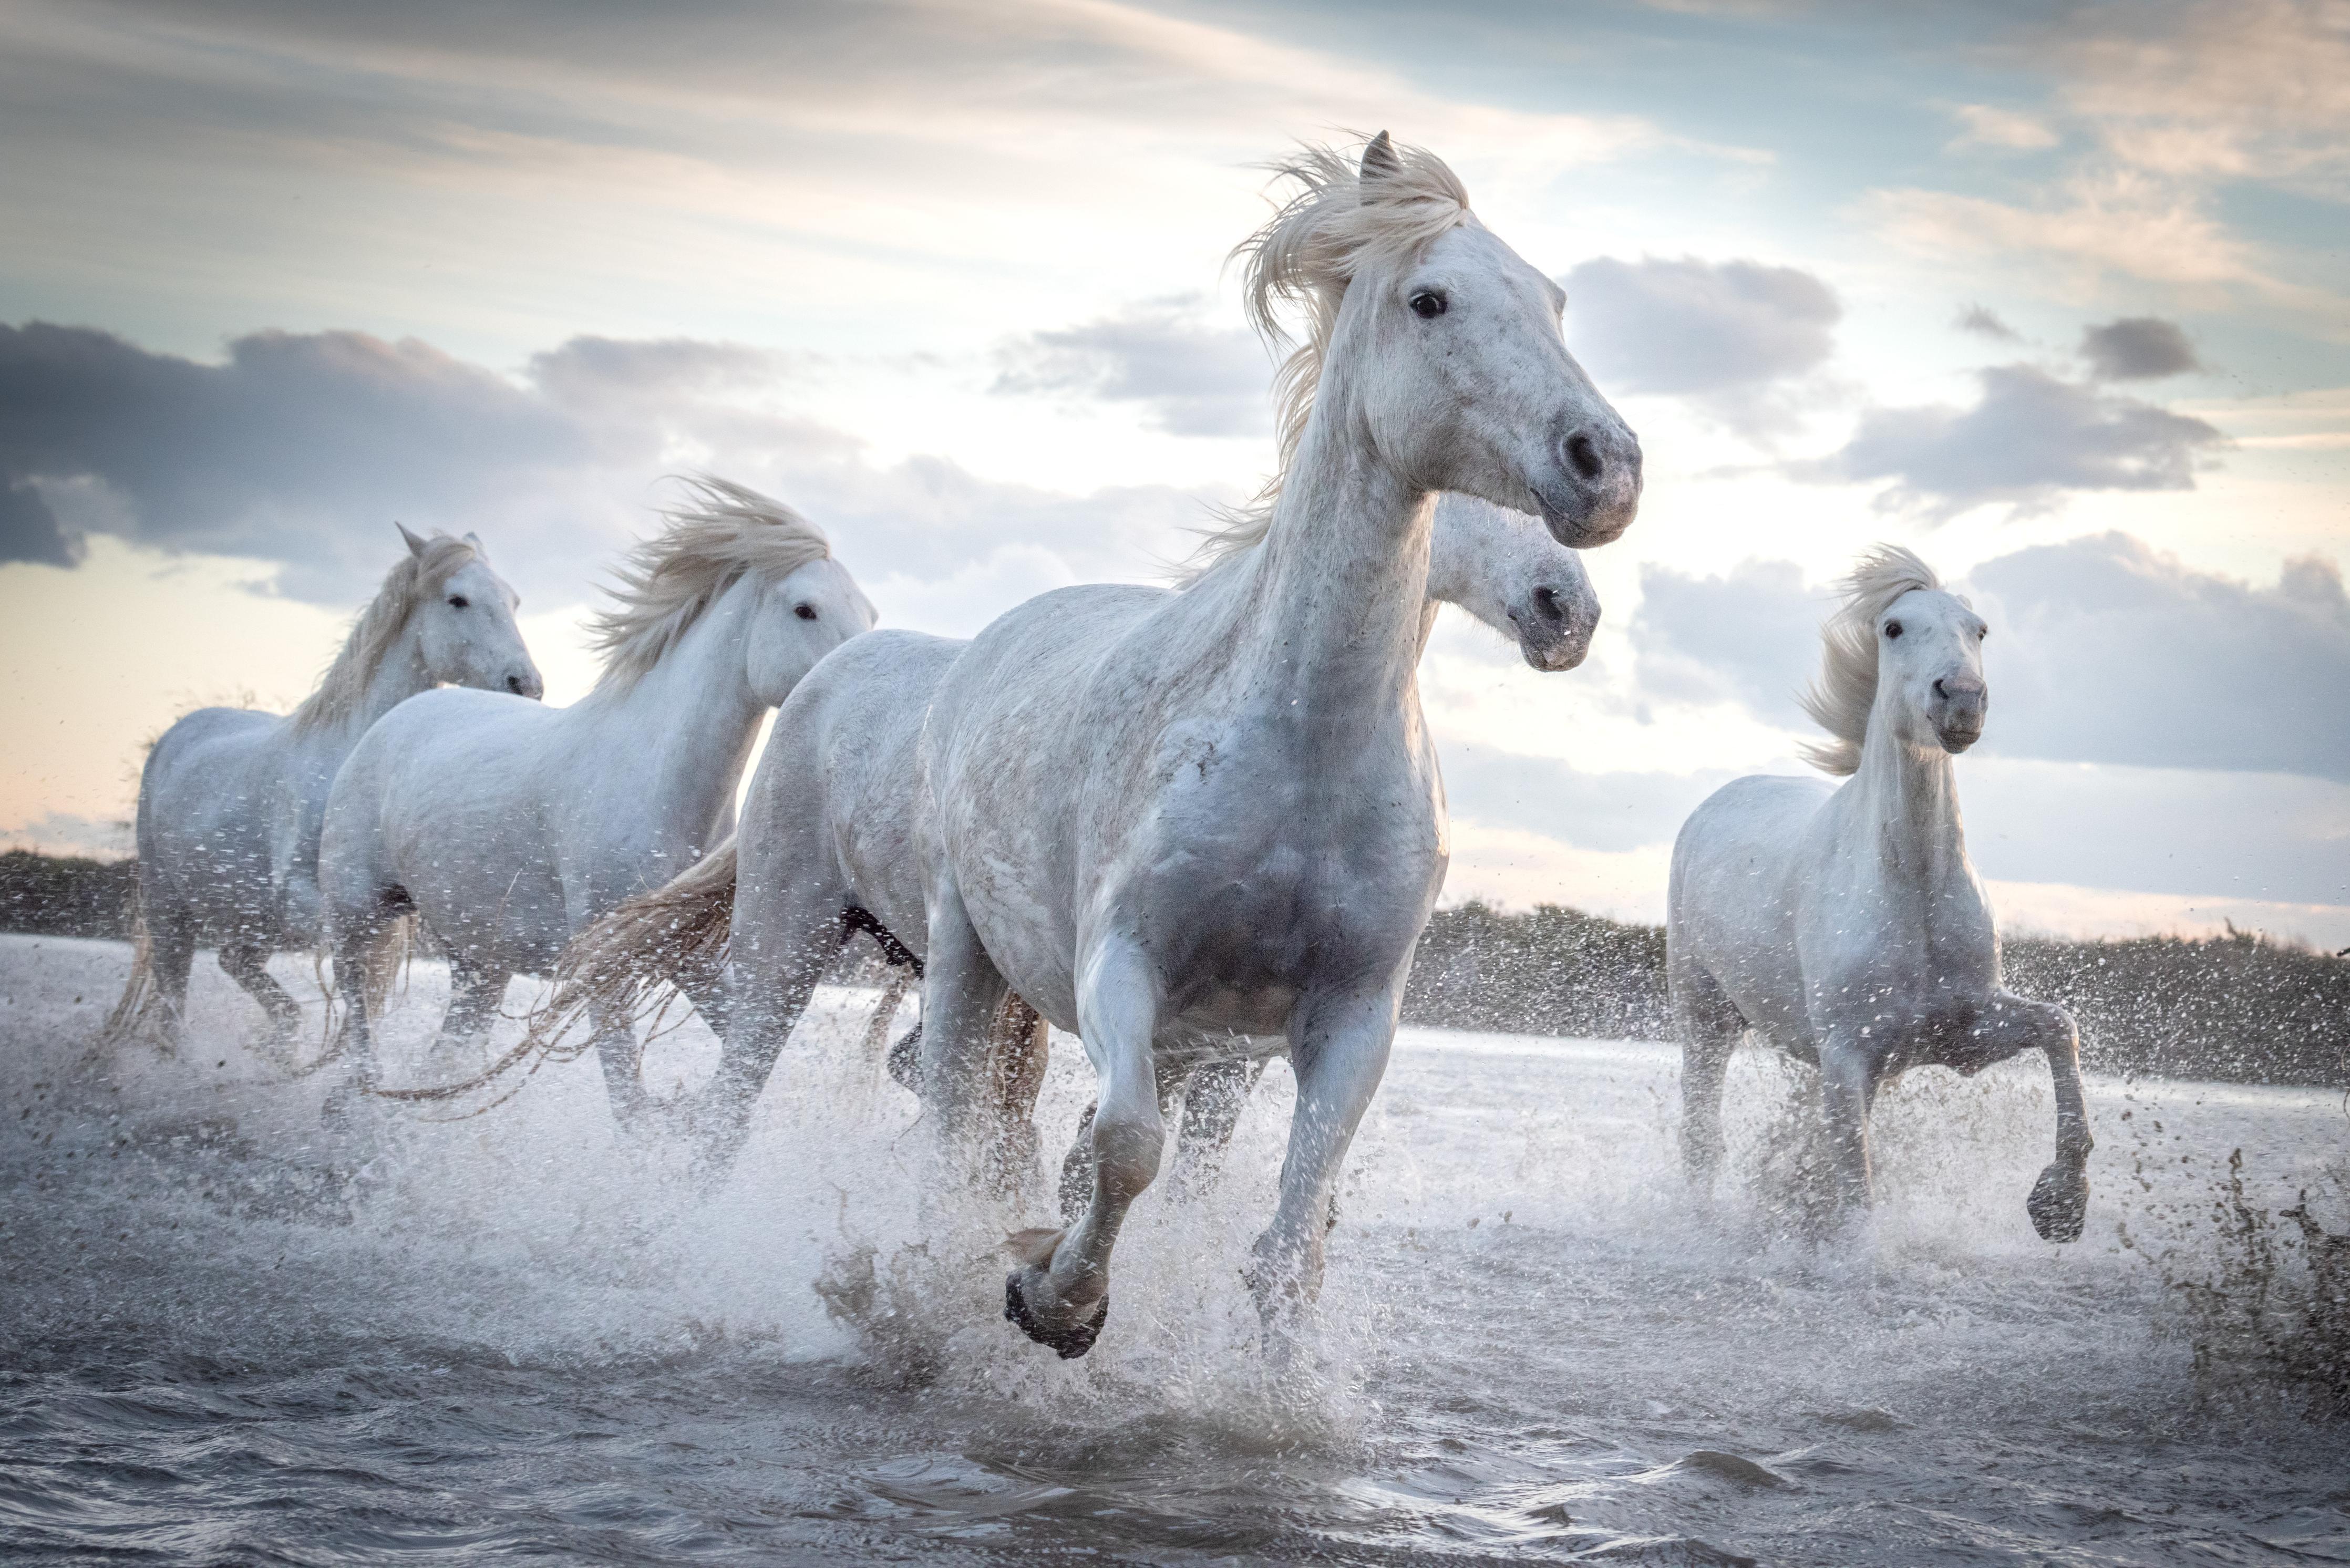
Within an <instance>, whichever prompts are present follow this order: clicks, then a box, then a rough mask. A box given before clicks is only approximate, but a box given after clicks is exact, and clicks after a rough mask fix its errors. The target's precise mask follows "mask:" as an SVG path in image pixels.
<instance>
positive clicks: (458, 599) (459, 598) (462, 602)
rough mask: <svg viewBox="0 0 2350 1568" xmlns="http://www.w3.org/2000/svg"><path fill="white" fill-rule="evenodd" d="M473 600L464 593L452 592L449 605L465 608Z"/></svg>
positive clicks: (453, 607) (455, 607)
mask: <svg viewBox="0 0 2350 1568" xmlns="http://www.w3.org/2000/svg"><path fill="white" fill-rule="evenodd" d="M471 603H473V600H471V599H469V598H467V597H465V596H464V595H463V594H451V595H450V596H449V607H450V608H451V609H463V608H464V607H466V606H467V605H469V604H471Z"/></svg>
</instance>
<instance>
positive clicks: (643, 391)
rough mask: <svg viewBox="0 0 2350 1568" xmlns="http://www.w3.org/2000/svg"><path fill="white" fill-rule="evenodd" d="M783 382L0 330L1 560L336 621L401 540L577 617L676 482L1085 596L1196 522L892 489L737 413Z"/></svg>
mask: <svg viewBox="0 0 2350 1568" xmlns="http://www.w3.org/2000/svg"><path fill="white" fill-rule="evenodd" d="M789 380H790V365H789V363H788V362H787V361H786V360H785V359H784V358H781V357H778V356H775V355H770V354H766V353H764V352H762V351H760V350H756V349H752V348H744V347H743V346H741V345H737V344H726V343H708V342H699V341H695V340H691V339H663V340H652V341H627V340H618V339H610V338H597V337H581V338H574V339H572V340H571V341H569V342H567V343H565V344H563V345H562V346H560V347H559V348H554V349H551V350H548V351H547V352H546V353H542V354H540V355H537V356H536V357H535V358H533V359H532V360H531V361H530V363H529V366H528V367H527V369H526V371H525V375H524V377H523V378H522V379H519V380H512V379H506V378H504V377H501V376H498V375H496V374H494V373H493V372H491V371H489V370H487V369H482V368H481V367H478V366H474V365H470V364H467V363H465V362H463V361H462V360H459V359H456V358H452V357H451V356H449V355H447V354H444V353H442V351H440V350H439V349H437V348H432V346H431V345H429V344H424V343H419V342H414V341H408V342H401V343H386V342H383V341H382V340H380V339H378V338H374V337H367V336H365V335H363V334H360V333H353V332H328V333H317V334H307V335H303V334H292V333H282V332H264V333H255V334H254V335H252V336H249V337H241V338H239V339H237V340H236V341H235V342H234V343H232V344H231V345H230V346H229V352H228V358H227V360H226V362H225V363H224V364H219V365H207V364H202V363H199V362H197V361H194V360H191V359H185V358H179V357H177V356H174V355H168V354H155V353H150V352H148V351H147V350H145V349H142V348H139V347H137V346H136V345H133V344H131V343H129V342H126V341H124V340H123V339H121V338H120V337H113V336H111V335H110V334H108V333H104V332H97V331H91V330H88V329H84V328H78V327H50V326H45V325H40V324H35V325H32V326H28V327H22V328H7V327H0V484H5V488H0V560H21V561H44V562H48V563H51V564H57V565H68V564H70V563H71V562H72V560H74V559H75V558H76V556H77V552H78V545H79V539H80V536H81V535H83V534H86V533H108V534H115V535H121V536H123V537H126V538H129V539H131V540H133V541H136V542H138V543H140V544H143V545H151V546H154V547H158V548H163V549H171V550H189V551H197V552H203V553H209V554H218V555H228V556H243V557H248V558H254V559H259V560H265V561H271V562H276V563H279V564H280V565H281V566H282V567H283V568H284V569H283V570H282V571H281V573H280V575H279V576H278V579H277V587H278V588H279V590H280V591H282V592H285V593H286V594H289V595H292V596H294V597H302V598H307V599H311V600H315V601H317V602H322V603H345V602H348V601H349V600H351V599H353V598H356V597H359V596H360V595H362V594H364V593H365V592H366V591H367V590H368V589H369V588H370V587H372V586H373V585H374V583H375V582H376V580H378V579H379V578H380V576H381V573H382V570H383V566H384V563H385V561H386V560H387V559H389V551H390V550H391V549H396V548H397V544H396V542H395V541H394V539H393V536H392V534H391V524H392V523H393V522H394V521H395V520H397V521H400V522H405V523H407V524H410V525H411V526H415V527H439V528H445V529H448V530H450V531H452V532H463V531H464V530H466V529H478V530H479V531H480V532H481V533H482V534H483V535H484V538H485V539H486V540H487V542H488V543H489V545H490V548H491V551H492V554H493V556H494V559H495V560H496V562H497V564H498V566H499V568H500V570H501V571H503V572H504V573H505V575H506V576H508V577H509V578H511V579H512V580H514V581H515V584H516V586H517V587H522V588H523V589H524V591H525V593H528V594H532V595H534V596H538V595H552V596H553V602H555V603H564V602H568V601H570V600H573V599H576V598H577V597H580V596H581V595H582V594H584V593H585V592H586V590H587V586H588V584H589V583H590V582H591V581H593V580H594V577H595V575H596V573H597V572H598V571H600V570H601V569H603V568H604V567H605V566H607V565H608V561H609V558H610V556H611V554H612V552H613V551H614V550H615V549H617V548H618V547H619V545H622V544H623V543H625V542H626V541H628V540H629V539H630V538H633V537H635V536H637V535H639V534H641V533H642V532H643V531H644V529H645V528H646V527H647V526H648V524H649V523H650V513H651V509H652V508H653V507H654V506H656V505H658V504H660V502H661V501H662V500H663V499H664V493H663V491H662V489H661V487H660V478H661V476H662V475H663V474H665V473H668V472H672V471H674V470H675V469H678V468H681V467H707V468H711V469H713V470H716V471H717V472H723V473H726V474H728V475H729V476H731V477H734V478H737V479H740V480H742V481H743V483H749V484H753V485H755V486H757V487H759V488H760V489H763V490H766V491H768V492H770V493H773V494H775V495H778V496H781V497H783V498H785V499H786V500H788V501H790V502H792V503H793V504H795V505H797V506H799V507H801V508H802V509H803V510H804V511H806V513H807V514H809V515H810V516H812V517H814V518H816V520H817V521H818V522H819V523H821V524H824V525H825V526H826V527H827V530H828V531H830V532H831V534H832V535H833V538H834V544H835V547H836V548H837V551H838V552H839V554H840V556H841V557H842V559H843V560H844V561H845V562H847V564H848V565H849V566H850V568H851V569H852V570H857V569H859V567H860V566H864V567H866V568H868V570H870V571H871V572H872V573H874V574H876V575H880V574H884V573H895V574H898V575H900V576H912V577H920V578H931V577H946V576H952V575H953V574H955V573H957V572H961V571H964V570H966V569H968V568H971V567H972V566H974V565H976V564H978V563H982V562H984V561H986V560H988V559H990V558H991V556H992V555H993V552H995V551H997V550H999V549H1000V548H1002V547H1003V546H1004V545H1006V544H1007V543H1012V542H1017V543H1020V544H1022V545H1029V546H1034V547H1035V548H1038V549H1041V550H1043V551H1045V552H1048V553H1050V554H1051V555H1052V556H1055V558H1057V559H1058V560H1059V561H1060V562H1061V563H1062V564H1063V566H1065V567H1066V569H1067V570H1068V571H1069V572H1070V573H1072V574H1073V575H1076V576H1087V577H1100V576H1135V575H1139V574H1147V573H1148V572H1149V570H1150V569H1151V566H1152V563H1153V561H1154V560H1155V559H1156V557H1157V556H1160V555H1166V554H1171V553H1173V552H1174V551H1175V550H1176V549H1178V548H1180V544H1179V541H1180V529H1181V528H1182V527H1183V526H1185V525H1186V524H1196V523H1197V522H1199V521H1200V519H1201V516H1202V514H1203V513H1202V505H1201V497H1200V496H1197V495H1195V494H1192V493H1188V492H1184V491H1180V490H1175V489H1172V488H1169V487H1164V486H1142V487H1135V488H1131V489H1123V490H1113V491H1106V492H1101V493H1096V494H1093V495H1089V496H1073V495H1067V494H1059V493H1053V492H1050V491H1045V490H1039V489H1034V488H1031V487H1028V486H1024V485H1017V484H1004V483H995V482H993V481H987V480H982V479H980V478H978V477H976V476H975V475H972V474H971V473H970V472H966V471H965V470H963V469H962V468H960V467H958V466H957V465H956V464H954V463H952V462H946V461H944V460H942V459H939V458H934V457H920V456H918V457H914V458H910V459H907V460H905V461H903V462H899V463H896V464H894V465H892V466H890V467H888V468H879V467H876V466H875V465H874V464H872V463H871V462H868V461H867V459H866V457H865V455H864V452H863V449H862V446H861V443H859V442H858V441H856V440H855V439H854V438H852V437H850V436H847V435H846V434H844V433H842V432H840V431H837V430H833V429H831V428H829V427H827V426H824V425H821V424H818V423H816V422H815V421H809V420H806V419H804V418H797V417H794V416H790V415H782V414H775V413H772V412H767V411H764V410H763V409H762V407H761V406H760V399H759V398H757V397H753V398H749V399H745V398H742V397H738V396H736V394H739V393H743V392H750V393H754V394H758V393H765V392H772V391H773V390H775V389H777V388H779V387H784V388H787V387H788V385H789ZM681 453H687V454H691V455H690V456H681V455H680V454H681ZM540 602H541V603H545V602H546V600H545V599H541V601H540Z"/></svg>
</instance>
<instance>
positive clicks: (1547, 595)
mask: <svg viewBox="0 0 2350 1568" xmlns="http://www.w3.org/2000/svg"><path fill="white" fill-rule="evenodd" d="M1534 608H1536V609H1538V610H1540V611H1541V612H1542V615H1543V618H1544V620H1565V618H1566V612H1565V610H1563V609H1561V608H1559V607H1558V590H1557V589H1556V588H1536V589H1535V590H1534Z"/></svg>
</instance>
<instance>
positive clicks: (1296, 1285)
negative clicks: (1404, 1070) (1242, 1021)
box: [1248, 974, 1403, 1324]
mask: <svg viewBox="0 0 2350 1568" xmlns="http://www.w3.org/2000/svg"><path fill="white" fill-rule="evenodd" d="M1402 992H1403V980H1402V976H1401V975H1400V974H1399V975H1398V976H1397V977H1396V978H1395V981H1394V982H1393V983H1392V984H1390V985H1389V986H1388V988H1386V989H1385V990H1382V991H1377V992H1350V993H1345V994H1340V995H1336V996H1329V997H1311V998H1308V999H1307V1000H1306V1001H1305V1002H1301V1003H1300V1004H1299V1006H1298V1009H1297V1014H1296V1020H1295V1023H1293V1024H1292V1026H1291V1028H1290V1032H1289V1059H1290V1064H1291V1066H1292V1067H1293V1068H1294V1069H1295V1073H1296V1075H1297V1103H1296V1106H1295V1109H1294V1110H1293V1111H1292V1112H1291V1114H1290V1119H1289V1153H1288V1156H1287V1158H1284V1160H1283V1161H1282V1164H1281V1203H1280V1206H1279V1207H1278V1208H1277V1209H1276V1210H1274V1217H1273V1223H1272V1225H1270V1226H1269V1227H1267V1228H1266V1230H1265V1231H1264V1233H1263V1235H1261V1236H1259V1237H1258V1238H1257V1239H1256V1244H1255V1246H1254V1248H1253V1260H1252V1262H1251V1264H1250V1267H1249V1270H1248V1282H1249V1289H1250V1291H1251V1293H1253V1294H1254V1295H1255V1297H1256V1304H1257V1311H1258V1312H1259V1314H1262V1315H1263V1318H1264V1320H1265V1322H1266V1323H1267V1324H1277V1323H1281V1322H1283V1321H1284V1320H1287V1319H1291V1318H1294V1317H1295V1315H1296V1314H1299V1313H1301V1312H1302V1311H1303V1310H1304V1309H1305V1307H1306V1306H1307V1305H1308V1304H1309V1303H1311V1302H1312V1301H1313V1300H1314V1298H1315V1295H1317V1294H1318V1293H1320V1291H1321V1288H1322V1257H1323V1246H1324V1241H1325V1238H1326V1236H1327V1235H1328V1233H1329V1224H1328V1219H1327V1217H1328V1215H1329V1212H1330V1204H1331V1201H1332V1199H1333V1198H1334V1197H1335V1196H1336V1191H1337V1186H1338V1172H1339V1168H1340V1167H1341V1165H1342V1164H1343V1163H1344V1161H1345V1160H1346V1158H1347V1146H1348V1145H1349V1144H1351V1143H1352V1142H1353V1141H1354V1137H1355V1128H1356V1127H1357V1126H1358V1125H1359V1124H1360V1123H1361V1121H1362V1119H1363V1112H1364V1111H1365V1110H1367V1108H1368V1107H1369V1106H1370V1103H1371V1096H1373V1095H1375V1094H1377V1093H1378V1087H1379V1079H1380V1078H1381V1077H1382V1076H1383V1075H1385V1074H1386V1072H1387V1065H1388V1050H1389V1048H1390V1047H1391V1046H1392V1045H1393V1044H1394V1043H1395V1029H1396V1014H1397V1010H1398V1006H1399V1003H1400V1002H1401V1000H1402Z"/></svg>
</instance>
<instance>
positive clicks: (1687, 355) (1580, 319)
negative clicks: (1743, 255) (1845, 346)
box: [1560, 256, 1844, 424]
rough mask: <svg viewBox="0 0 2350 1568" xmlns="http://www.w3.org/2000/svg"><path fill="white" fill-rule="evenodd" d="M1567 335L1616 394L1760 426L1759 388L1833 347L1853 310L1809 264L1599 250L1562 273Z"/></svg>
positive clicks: (1815, 362)
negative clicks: (1675, 403)
mask: <svg viewBox="0 0 2350 1568" xmlns="http://www.w3.org/2000/svg"><path fill="white" fill-rule="evenodd" d="M1560 282H1561V283H1562V284H1564V285H1565V288H1566V296H1567V342H1568V344H1569V346H1571V347H1572V348H1574V349H1575V356H1576V357H1577V358H1580V359H1581V360H1582V361H1583V363H1584V364H1585V366H1586V368H1588V369H1589V370H1590V371H1591V374H1592V377H1593V379H1595V380H1596V381H1597V382H1598V383H1599V385H1600V387H1601V388H1602V389H1605V390H1607V392H1609V393H1611V394H1615V393H1627V392H1630V393H1638V392H1655V393H1663V394H1667V395H1671V396H1679V397H1688V398H1693V399H1696V400H1699V401H1700V403H1701V404H1705V405H1707V406H1708V407H1709V408H1710V410H1711V411H1713V412H1715V413H1716V414H1717V415H1718V416H1720V417H1722V418H1724V419H1725V421H1726V422H1730V423H1732V424H1752V422H1754V421H1755V419H1756V418H1757V417H1758V414H1759V412H1760V409H1759V394H1761V393H1762V392H1763V389H1765V388H1768V387H1769V386H1771V385H1772V384H1773V383H1776V382H1783V381H1787V380H1790V379H1794V378H1795V377H1799V376H1802V375H1804V374H1805V373H1806V372H1808V371H1811V370H1814V369H1818V367H1819V366H1820V365H1821V363H1822V362H1823V361H1825V359H1826V358H1828V356H1829V355H1830V354H1832V353H1834V352H1835V326H1836V323H1837V322H1838V321H1840V320H1841V319H1843V317H1844V307H1843V306H1842V305H1840V304H1839V303H1838V302H1837V300H1836V296H1835V291H1834V290H1833V289H1831V288H1829V287H1828V286H1827V285H1826V284H1825V283H1823V282H1822V281H1820V279H1818V278H1817V277H1814V275H1811V274H1810V273H1807V272H1804V271H1802V270H1800V269H1798V268H1795V267H1789V266H1768V265H1763V264H1762V263H1760V262H1752V261H1728V262H1708V261H1700V260H1699V259H1698V258H1696V257H1694V256H1684V257H1682V258H1681V259H1680V260H1679V261H1660V260H1657V259H1654V258H1650V259H1648V260H1643V261H1638V262H1626V261H1618V260H1617V259H1616V258H1615V257H1613V256H1599V257H1596V258H1594V259H1593V260H1590V261H1587V262H1585V263H1584V264H1583V265H1580V266H1578V267H1576V268H1575V270H1574V271H1573V272H1571V273H1569V274H1567V275H1566V276H1565V277H1564V278H1562V279H1560Z"/></svg>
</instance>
